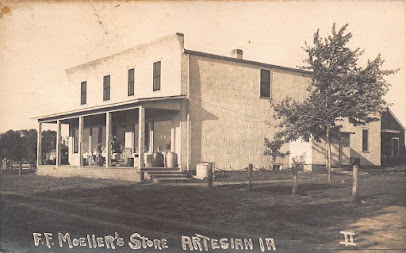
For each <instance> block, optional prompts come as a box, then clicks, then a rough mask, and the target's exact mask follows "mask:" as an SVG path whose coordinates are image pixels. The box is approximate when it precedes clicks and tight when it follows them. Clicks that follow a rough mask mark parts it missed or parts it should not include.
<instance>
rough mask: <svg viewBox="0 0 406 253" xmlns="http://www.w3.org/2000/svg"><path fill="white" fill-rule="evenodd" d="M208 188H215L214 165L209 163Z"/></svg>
mask: <svg viewBox="0 0 406 253" xmlns="http://www.w3.org/2000/svg"><path fill="white" fill-rule="evenodd" d="M207 187H209V188H212V187H213V163H209V166H208V167H207Z"/></svg>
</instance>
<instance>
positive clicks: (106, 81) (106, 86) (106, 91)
mask: <svg viewBox="0 0 406 253" xmlns="http://www.w3.org/2000/svg"><path fill="white" fill-rule="evenodd" d="M106 100H110V75H107V76H103V101H106Z"/></svg>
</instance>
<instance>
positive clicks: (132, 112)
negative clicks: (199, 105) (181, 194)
mask: <svg viewBox="0 0 406 253" xmlns="http://www.w3.org/2000/svg"><path fill="white" fill-rule="evenodd" d="M185 102H186V101H185V100H184V99H183V97H175V98H174V97H170V98H160V99H156V98H155V99H144V100H137V101H134V102H132V103H124V104H119V105H117V104H114V105H111V106H105V107H102V108H101V107H97V108H95V107H93V108H87V109H83V110H80V111H73V112H67V113H61V114H58V115H50V116H45V117H41V118H38V132H39V133H42V130H43V126H44V124H51V125H54V126H56V141H55V143H56V145H55V146H56V147H55V151H54V152H55V156H54V157H55V158H54V160H53V161H52V160H51V161H49V160H46V158H49V157H50V156H49V155H45V154H42V152H41V149H42V144H41V143H42V134H41V135H40V134H39V135H38V141H37V162H38V174H42V175H52V176H62V177H63V176H85V177H97V178H112V179H113V178H114V179H126V180H132V181H133V180H134V181H141V180H142V176H143V171H144V170H145V169H146V168H151V167H159V168H162V169H166V168H168V169H169V168H171V169H174V168H176V170H177V171H179V170H180V171H186V170H187V169H188V166H187V158H186V155H187V152H186V149H187V136H188V135H187V131H188V129H187V127H188V124H187V115H186V114H187V113H186V112H187V110H186V105H185ZM62 127H64V129H68V134H66V135H67V136H65V138H64V137H63V136H62V132H63V131H62ZM65 132H66V131H65ZM62 146H64V147H62Z"/></svg>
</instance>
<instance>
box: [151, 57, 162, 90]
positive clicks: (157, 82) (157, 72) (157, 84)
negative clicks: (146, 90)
mask: <svg viewBox="0 0 406 253" xmlns="http://www.w3.org/2000/svg"><path fill="white" fill-rule="evenodd" d="M160 89H161V62H160V61H158V62H154V73H153V91H157V90H160Z"/></svg>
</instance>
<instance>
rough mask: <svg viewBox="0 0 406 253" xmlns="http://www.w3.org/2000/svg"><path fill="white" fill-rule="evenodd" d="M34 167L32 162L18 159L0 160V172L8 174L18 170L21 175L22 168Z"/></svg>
mask: <svg viewBox="0 0 406 253" xmlns="http://www.w3.org/2000/svg"><path fill="white" fill-rule="evenodd" d="M32 169H34V164H32V163H27V162H20V161H11V160H8V159H7V158H3V159H2V160H1V161H0V173H3V172H9V173H10V174H11V173H13V172H15V171H18V174H20V175H21V173H22V171H23V170H32Z"/></svg>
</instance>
